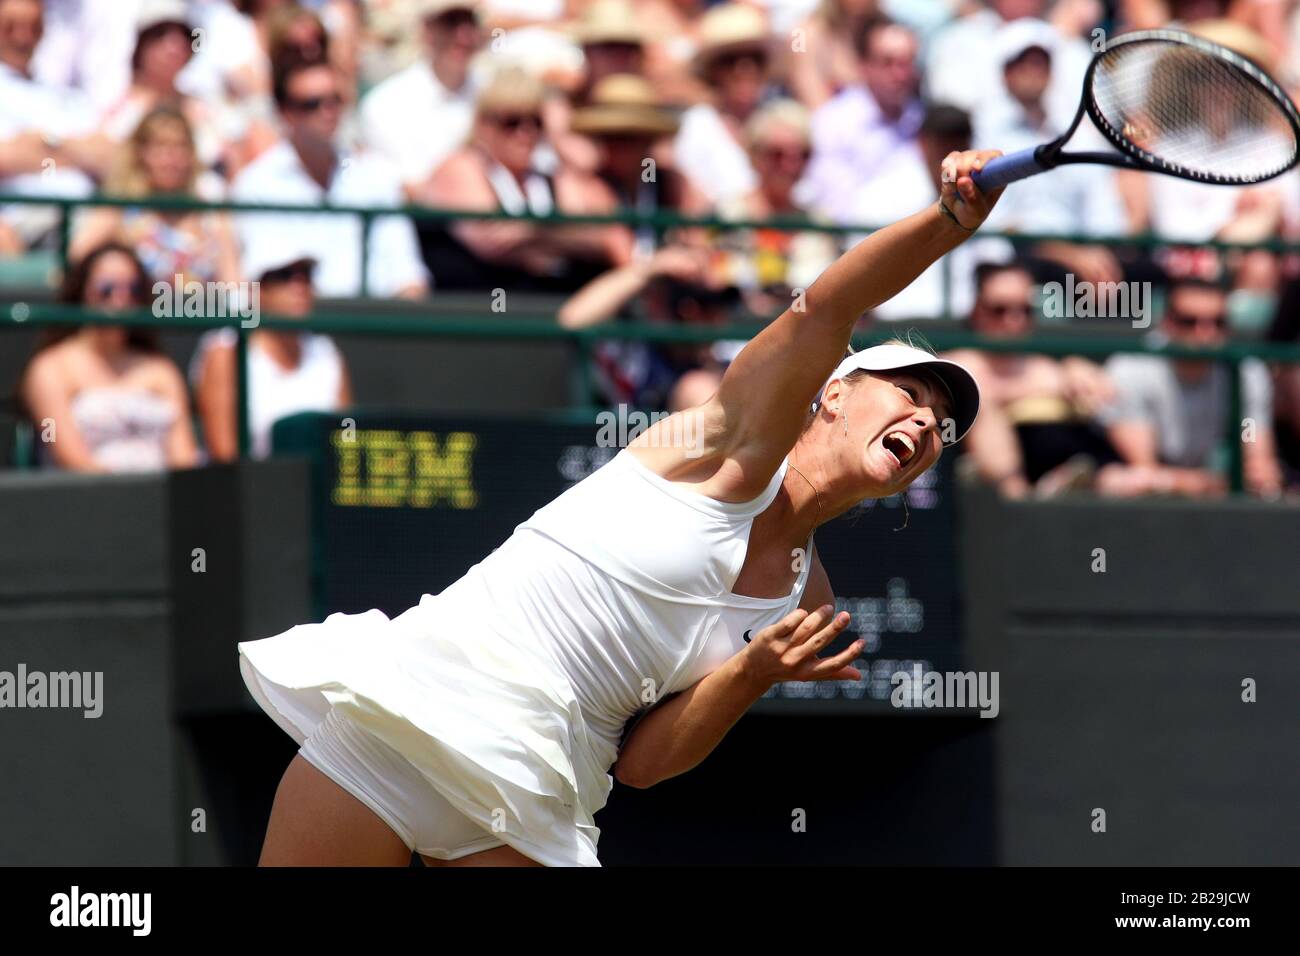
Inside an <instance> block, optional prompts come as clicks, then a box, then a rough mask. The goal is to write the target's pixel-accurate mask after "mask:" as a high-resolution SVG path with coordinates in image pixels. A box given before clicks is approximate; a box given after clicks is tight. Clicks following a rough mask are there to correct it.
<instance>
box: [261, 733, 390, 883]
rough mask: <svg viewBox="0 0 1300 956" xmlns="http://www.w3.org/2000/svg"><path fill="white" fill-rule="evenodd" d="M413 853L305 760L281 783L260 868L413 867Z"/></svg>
mask: <svg viewBox="0 0 1300 956" xmlns="http://www.w3.org/2000/svg"><path fill="white" fill-rule="evenodd" d="M410 863H411V851H410V850H409V849H408V848H407V846H406V844H405V843H403V842H402V839H401V838H400V837H399V836H398V835H397V834H396V833H394V832H393V830H392V828H391V827H389V826H388V824H386V823H385V822H384V821H383V820H381V819H380V818H379V817H378V816H377V815H376V814H375V812H374V811H373V810H371V809H370V808H369V807H367V806H366V805H365V804H364V803H362V802H361V801H360V800H358V799H357V798H356V797H354V796H352V794H350V793H348V792H347V791H346V790H344V789H343V788H342V787H340V786H339V785H338V784H337V783H335V782H334V781H333V780H331V779H330V778H329V777H327V776H325V774H323V773H321V772H320V771H319V770H317V769H316V768H315V767H313V766H312V765H311V764H310V763H308V762H307V761H306V760H305V759H303V757H302V756H301V755H298V756H295V757H294V758H293V761H292V762H291V763H290V764H289V769H287V770H286V771H285V772H284V776H283V777H282V778H281V779H280V786H279V788H278V789H277V790H276V792H275V803H274V804H273V805H272V807H271V821H270V823H268V824H267V828H266V840H265V841H264V842H263V844H262V857H261V859H260V860H259V861H258V866H409V865H410Z"/></svg>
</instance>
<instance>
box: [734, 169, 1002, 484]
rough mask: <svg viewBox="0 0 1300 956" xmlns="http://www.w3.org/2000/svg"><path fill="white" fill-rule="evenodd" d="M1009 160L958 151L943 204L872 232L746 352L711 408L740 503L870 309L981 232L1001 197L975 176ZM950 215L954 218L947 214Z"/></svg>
mask: <svg viewBox="0 0 1300 956" xmlns="http://www.w3.org/2000/svg"><path fill="white" fill-rule="evenodd" d="M998 155H1001V154H1000V153H999V152H997V151H996V150H984V151H980V152H975V151H968V152H962V153H950V154H949V155H948V156H947V158H946V159H945V160H944V170H943V179H944V183H943V189H942V194H941V197H940V200H939V202H938V203H935V204H933V205H931V206H929V207H928V208H926V209H924V210H922V211H921V212H918V213H916V214H915V215H912V216H909V217H907V218H906V219H903V220H901V221H899V222H896V223H894V224H893V225H890V226H887V227H886V228H884V229H881V230H879V231H877V232H874V233H872V234H871V235H870V236H868V237H867V238H866V239H864V240H863V241H862V242H860V243H858V244H857V245H856V246H854V247H853V248H852V249H850V250H849V251H848V252H846V253H845V254H844V255H843V256H841V257H840V258H839V259H838V260H836V261H835V262H834V263H833V264H832V265H831V266H830V267H828V268H827V269H826V271H825V272H823V273H822V274H821V276H820V277H819V278H818V279H817V281H816V282H814V283H813V285H812V286H811V287H810V288H809V289H808V291H807V293H806V294H805V296H804V299H803V301H802V302H800V301H796V302H795V303H794V304H793V305H792V306H791V308H789V309H787V310H786V312H785V313H784V314H782V315H781V316H780V317H779V318H778V319H776V321H774V322H772V323H771V324H770V325H768V326H767V327H766V328H765V329H764V330H763V331H762V332H760V333H759V334H758V335H757V336H755V338H754V339H753V340H752V341H751V342H750V343H749V344H748V345H746V346H745V348H744V349H743V350H742V351H741V353H740V354H739V355H738V356H737V357H736V360H735V361H734V362H732V363H731V366H730V367H729V368H728V369H727V373H726V375H725V376H724V377H723V380H722V385H721V388H720V389H719V391H718V394H717V396H715V397H714V399H713V400H712V402H711V403H710V404H711V405H713V406H715V407H714V408H713V409H712V413H713V414H712V415H711V417H712V418H716V419H717V420H718V421H720V422H721V423H722V425H721V429H722V437H721V439H719V441H720V444H721V447H720V448H719V451H720V452H721V453H722V454H723V455H725V456H726V457H727V458H728V459H731V460H733V461H734V462H735V463H736V464H737V465H738V466H739V467H737V468H735V469H733V471H734V473H735V474H736V475H737V482H738V487H737V488H736V489H735V491H736V497H735V498H734V499H731V500H745V498H746V496H747V495H750V494H751V493H752V494H758V493H759V492H761V491H762V489H763V488H764V487H766V485H767V482H768V480H769V479H770V478H771V476H772V474H773V473H774V472H775V470H776V468H777V467H778V466H779V465H780V463H781V459H782V458H783V457H784V456H785V455H786V454H787V453H788V452H789V450H790V447H791V446H792V445H793V444H794V442H795V440H796V439H797V438H798V436H799V432H800V430H801V429H802V427H803V424H804V420H805V417H806V416H807V413H808V406H809V404H810V403H811V402H812V400H813V399H814V398H815V397H816V395H817V392H818V390H819V389H820V388H821V387H822V385H823V384H825V382H826V379H827V377H828V376H829V375H830V374H831V372H832V371H833V370H834V368H835V366H836V365H837V364H838V363H839V361H840V360H841V359H842V358H843V357H844V351H845V348H846V347H847V346H848V344H849V339H850V337H851V336H852V333H853V329H854V326H855V325H856V324H857V322H858V319H859V318H860V317H861V316H862V314H863V313H864V312H866V311H867V310H869V309H872V308H875V307H876V306H878V305H880V304H881V303H882V302H885V301H886V300H888V299H890V298H891V297H893V296H894V295H895V294H897V293H898V292H900V291H901V290H902V289H904V288H905V287H907V286H908V285H909V284H910V283H911V282H912V281H913V280H914V279H916V277H917V276H919V275H920V274H921V273H922V272H924V271H925V270H926V269H927V268H929V267H930V265H932V264H933V263H934V262H935V261H936V260H938V259H939V258H940V257H941V256H943V255H944V254H945V253H947V252H949V251H951V250H952V249H953V248H955V247H956V246H958V245H960V244H961V243H962V241H963V240H965V239H966V238H967V237H968V236H970V235H971V233H972V232H973V231H974V230H975V229H976V228H978V226H979V225H980V223H982V222H983V221H984V219H985V217H986V216H987V215H988V213H989V210H990V209H991V208H992V207H993V204H994V203H995V202H996V201H997V198H998V196H999V195H1000V194H1001V190H995V191H993V192H990V193H988V194H984V193H981V192H980V191H979V190H978V189H977V188H976V187H975V183H974V181H973V180H972V179H971V176H970V174H971V173H972V172H973V171H975V170H976V169H979V168H981V167H982V166H983V164H984V163H985V162H987V161H988V160H990V159H992V158H993V157H995V156H998ZM945 208H946V209H947V210H948V211H949V212H951V216H950V215H949V214H948V212H945V211H944V209H945Z"/></svg>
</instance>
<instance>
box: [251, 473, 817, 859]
mask: <svg viewBox="0 0 1300 956" xmlns="http://www.w3.org/2000/svg"><path fill="white" fill-rule="evenodd" d="M787 467H788V465H787V464H786V463H784V462H783V463H782V465H781V467H780V468H779V469H778V470H777V471H776V473H775V474H774V475H773V476H772V479H771V481H770V482H769V483H768V486H767V488H766V489H765V490H764V492H763V493H762V494H761V495H760V496H759V497H758V498H756V499H754V500H753V501H748V502H744V503H740V504H729V503H725V502H720V501H715V500H713V499H711V498H706V497H704V496H703V495H700V494H697V493H695V492H693V491H690V490H689V489H687V488H683V487H680V486H678V485H676V484H673V483H672V482H669V481H667V480H665V479H663V478H661V477H659V476H658V475H656V474H655V473H653V472H652V471H650V470H649V469H648V468H647V467H646V466H645V465H643V464H641V462H640V461H638V460H637V459H636V458H635V457H634V456H633V455H632V454H631V453H630V452H629V451H627V450H624V451H622V452H620V453H619V454H618V455H616V456H615V457H614V459H613V460H612V461H611V462H610V463H609V464H607V465H605V466H604V467H603V468H601V469H600V470H598V471H596V472H595V473H594V474H592V475H590V476H589V477H588V478H586V479H585V480H583V481H581V482H579V483H578V484H576V485H575V486H573V487H572V488H570V489H569V490H568V491H566V492H565V493H564V494H562V495H560V496H559V497H558V498H556V499H555V500H554V501H552V502H551V503H550V504H548V505H546V506H545V507H543V508H541V509H540V510H539V511H537V512H536V513H535V514H534V515H533V516H532V517H531V518H529V519H528V520H527V521H525V522H524V523H523V524H521V525H519V527H517V528H516V529H515V532H514V534H513V535H511V537H510V538H509V539H508V540H507V541H506V542H505V544H503V545H502V546H501V547H499V548H497V549H496V550H495V551H493V552H492V553H491V554H489V555H488V556H487V557H486V558H484V559H483V560H482V561H480V562H479V563H478V564H476V565H474V566H473V567H472V568H470V570H469V571H468V572H467V573H466V574H465V576H464V577H462V578H461V579H460V580H458V581H456V582H455V583H454V584H452V585H451V586H450V587H448V588H447V589H446V590H445V591H443V592H442V593H441V594H438V595H425V596H424V598H423V599H422V600H421V601H420V603H419V604H418V605H417V606H416V607H414V608H412V609H410V610H409V611H407V612H405V613H404V614H401V615H399V616H397V617H396V618H394V619H393V620H391V621H390V620H388V618H387V617H386V616H385V615H384V614H383V613H382V612H380V611H368V612H366V613H365V614H351V615H348V614H333V615H331V616H330V617H328V618H327V619H326V620H325V621H324V623H321V624H308V625H303V626H299V627H295V628H292V629H291V630H289V631H286V632H285V633H283V634H281V635H279V636H277V637H272V638H267V639H265V640H261V641H251V642H245V643H243V644H241V645H240V652H241V653H242V655H243V660H242V662H241V667H242V669H243V673H244V679H245V681H246V683H247V685H248V687H249V690H250V692H251V693H252V694H253V696H254V697H255V698H256V699H257V701H258V702H259V704H261V706H262V707H263V709H265V710H266V711H267V713H268V714H270V715H271V716H272V717H273V718H275V720H276V721H277V723H279V724H280V726H281V727H282V728H283V729H284V730H285V731H287V732H288V733H289V734H290V735H292V736H293V737H294V738H295V739H297V740H299V741H301V740H302V739H304V738H305V737H306V736H307V735H309V734H310V733H311V732H312V731H313V729H314V728H315V726H316V725H317V724H318V723H319V722H320V721H321V720H323V719H324V717H325V715H326V713H328V711H329V709H330V707H331V706H334V707H338V708H340V709H341V710H342V711H343V712H344V713H345V714H346V715H347V716H348V717H349V718H351V719H353V720H355V721H356V722H357V723H359V724H361V725H362V726H364V727H365V728H366V729H367V730H368V731H370V732H371V733H373V734H375V735H376V736H377V737H379V738H380V739H381V740H383V741H384V742H385V743H386V744H388V745H389V746H391V747H393V748H394V749H396V750H397V751H398V752H399V753H401V754H402V755H403V756H404V757H406V758H407V759H408V760H410V761H411V762H412V763H413V764H414V765H415V766H416V767H417V768H418V769H419V770H420V772H421V773H422V774H423V775H424V776H425V777H426V778H427V779H428V780H429V781H430V782H431V783H433V784H434V785H435V786H436V787H437V788H438V790H439V791H440V792H442V793H443V794H444V795H445V796H446V797H447V799H448V800H449V801H450V802H451V803H452V804H453V805H454V806H456V808H457V809H458V810H460V811H462V812H463V813H465V814H466V815H467V816H469V817H471V818H472V819H474V820H476V821H478V822H479V823H480V825H482V826H483V827H484V828H485V829H488V830H491V831H493V832H497V831H498V830H499V828H500V823H501V821H500V820H499V814H496V815H494V809H495V808H497V807H510V808H512V810H511V813H510V814H507V819H506V820H505V830H504V831H503V832H500V833H499V836H500V837H501V839H503V840H504V841H505V842H507V843H508V844H510V845H512V846H514V847H515V848H516V849H518V850H520V852H522V853H524V854H525V855H526V856H529V857H531V858H532V859H535V860H538V861H539V862H542V863H545V864H547V865H574V864H578V865H589V866H594V865H599V863H598V861H597V858H596V841H597V839H598V838H599V836H600V831H599V829H598V828H597V827H596V826H595V823H594V820H593V815H594V814H595V813H596V811H598V810H599V809H600V808H601V807H603V806H604V805H605V801H606V798H607V797H608V795H609V791H610V789H611V787H612V785H613V780H612V779H611V777H610V776H609V768H610V767H611V766H612V765H613V763H614V760H615V758H616V757H617V756H618V745H619V739H620V736H621V734H622V732H623V729H624V727H625V726H626V724H627V722H628V720H629V718H631V717H632V716H633V715H635V714H636V713H637V712H639V711H642V710H646V709H648V708H650V707H651V706H653V704H654V703H655V702H657V701H660V700H663V699H664V698H665V697H666V696H668V695H670V694H673V693H676V692H678V691H681V690H685V689H686V688H687V687H690V686H691V685H692V684H694V683H695V682H697V681H698V680H700V679H701V678H702V677H704V676H705V675H706V674H708V673H709V672H711V671H713V670H715V669H716V668H717V667H718V666H720V665H721V664H722V662H723V661H725V660H726V659H727V658H729V657H731V656H732V655H734V654H735V653H737V652H738V651H740V650H742V649H743V648H744V647H745V641H746V638H747V637H749V636H751V633H752V632H753V631H754V630H756V629H759V628H762V627H764V626H766V625H769V624H772V623H775V622H776V621H779V620H780V619H781V618H782V617H784V616H785V615H786V614H788V613H789V612H790V611H791V610H793V609H794V608H796V607H797V606H798V604H799V601H800V599H801V597H802V594H803V590H804V587H805V585H806V584H807V580H808V573H809V565H810V564H811V560H812V559H811V553H809V554H808V555H806V557H807V559H808V560H807V561H805V563H804V566H803V568H802V569H801V570H800V572H799V574H798V577H797V580H796V581H795V582H794V586H793V587H792V588H791V591H790V593H789V594H788V595H787V596H784V597H777V598H752V597H744V596H741V595H737V594H733V593H732V587H733V586H734V584H735V581H736V578H737V577H738V576H739V574H740V571H741V568H742V567H743V565H744V563H745V556H746V553H747V550H748V546H749V536H750V530H751V528H752V525H753V521H754V519H755V517H757V516H758V515H759V514H761V513H762V512H763V511H764V510H765V509H766V508H767V507H768V505H769V504H771V502H772V500H773V499H774V498H775V497H776V495H777V493H778V492H779V491H780V488H781V483H782V481H783V480H784V477H785V474H786V470H787ZM809 547H810V548H811V540H810V541H809ZM494 820H495V821H496V823H497V827H495V828H494V827H493V822H494Z"/></svg>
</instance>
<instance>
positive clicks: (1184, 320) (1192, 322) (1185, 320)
mask: <svg viewBox="0 0 1300 956" xmlns="http://www.w3.org/2000/svg"><path fill="white" fill-rule="evenodd" d="M1169 321H1170V322H1172V323H1173V324H1174V325H1176V326H1177V327H1178V328H1180V329H1186V330H1188V331H1190V330H1192V329H1194V328H1196V327H1197V326H1198V325H1203V326H1205V327H1206V328H1210V329H1213V330H1214V331H1216V332H1222V331H1223V330H1224V329H1226V328H1227V327H1228V317H1227V316H1226V315H1215V316H1208V317H1207V316H1196V315H1187V314H1185V313H1182V312H1170V313H1169Z"/></svg>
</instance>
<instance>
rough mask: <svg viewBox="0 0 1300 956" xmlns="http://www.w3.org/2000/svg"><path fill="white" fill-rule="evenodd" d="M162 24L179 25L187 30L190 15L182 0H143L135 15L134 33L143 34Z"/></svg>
mask: <svg viewBox="0 0 1300 956" xmlns="http://www.w3.org/2000/svg"><path fill="white" fill-rule="evenodd" d="M164 23H179V24H180V25H181V26H183V27H185V28H186V29H187V30H188V29H189V27H190V14H189V11H188V10H187V9H186V8H185V4H184V3H183V2H182V0H144V3H142V4H141V5H140V12H139V13H138V14H137V15H136V19H135V32H136V33H144V32H145V31H146V30H149V29H152V28H153V27H156V26H161V25H162V24H164Z"/></svg>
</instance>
